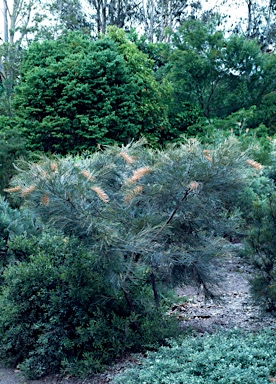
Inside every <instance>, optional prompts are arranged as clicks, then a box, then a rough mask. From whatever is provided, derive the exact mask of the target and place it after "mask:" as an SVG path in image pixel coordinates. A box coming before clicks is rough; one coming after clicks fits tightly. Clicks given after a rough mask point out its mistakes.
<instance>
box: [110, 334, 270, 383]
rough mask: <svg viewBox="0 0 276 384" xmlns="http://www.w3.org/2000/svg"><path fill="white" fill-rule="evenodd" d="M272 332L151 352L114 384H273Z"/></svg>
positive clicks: (195, 341) (205, 340)
mask: <svg viewBox="0 0 276 384" xmlns="http://www.w3.org/2000/svg"><path fill="white" fill-rule="evenodd" d="M275 356H276V343H275V333H274V332H272V331H267V332H264V331H263V332H260V333H255V334H250V333H219V334H214V335H208V336H203V337H201V338H199V337H196V338H191V337H188V338H186V340H184V342H183V343H182V344H180V345H178V344H177V343H175V342H172V344H171V347H162V348H160V349H159V350H158V351H157V352H150V353H148V355H147V358H144V359H143V360H141V361H140V363H139V365H136V366H134V367H133V368H129V369H127V370H126V371H125V372H124V373H123V374H121V375H118V376H117V378H115V379H114V380H113V381H112V383H114V384H120V383H124V384H143V383H147V384H160V383H162V384H187V383H189V384H213V383H219V384H260V383H262V384H265V383H267V384H269V383H272V382H274V380H275V376H276V357H275Z"/></svg>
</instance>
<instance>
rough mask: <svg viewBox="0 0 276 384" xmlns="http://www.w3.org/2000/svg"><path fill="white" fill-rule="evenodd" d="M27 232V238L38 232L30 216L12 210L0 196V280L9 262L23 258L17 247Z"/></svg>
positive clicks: (23, 212) (27, 212) (26, 212)
mask: <svg viewBox="0 0 276 384" xmlns="http://www.w3.org/2000/svg"><path fill="white" fill-rule="evenodd" d="M27 232H28V236H32V235H34V234H35V233H36V234H37V233H38V232H39V227H38V226H37V225H36V224H35V222H34V218H33V216H32V214H31V213H30V212H29V211H28V210H26V209H21V210H18V209H14V208H12V207H11V206H10V205H9V203H8V202H7V201H6V200H5V199H4V197H3V196H0V275H1V277H0V279H2V273H3V271H4V269H5V267H6V266H7V264H8V263H9V262H11V261H12V260H13V261H14V260H15V259H17V260H19V259H22V258H24V251H23V248H22V246H21V245H22V244H21V245H19V246H18V243H21V241H20V240H19V239H20V237H21V236H27V235H26V234H27ZM15 239H17V240H15ZM13 242H14V243H13Z"/></svg>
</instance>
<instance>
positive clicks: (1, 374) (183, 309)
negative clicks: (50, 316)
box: [0, 255, 276, 384]
mask: <svg viewBox="0 0 276 384" xmlns="http://www.w3.org/2000/svg"><path fill="white" fill-rule="evenodd" d="M214 269H215V271H216V276H217V280H218V290H219V296H220V299H221V300H220V301H217V300H209V301H206V300H205V297H204V296H203V294H202V292H201V291H200V290H199V289H197V288H194V287H191V286H185V287H181V288H179V289H178V290H177V293H178V296H179V297H180V298H181V297H183V302H182V303H180V304H177V305H176V306H174V307H173V308H172V310H171V311H172V312H175V313H177V315H178V317H179V319H180V325H181V328H183V329H188V328H193V329H194V330H195V331H196V332H198V333H199V334H204V333H212V332H214V331H216V330H220V329H225V330H228V329H244V330H248V331H257V330H261V329H264V328H272V329H276V317H273V316H272V315H270V314H268V313H265V312H263V311H262V310H261V308H260V307H259V306H258V305H256V304H255V303H254V302H253V300H252V297H251V295H250V290H249V282H248V280H249V279H250V276H252V273H253V269H252V266H250V265H249V264H247V263H246V262H245V261H244V260H243V259H241V258H240V257H238V256H233V255H226V256H224V257H223V258H221V259H217V260H215V261H214ZM186 297H188V301H187V300H186ZM180 302H181V300H180ZM133 362H137V363H139V355H135V356H131V357H128V358H125V359H122V360H121V361H120V362H117V364H115V365H114V366H113V367H110V369H109V370H108V371H107V372H105V373H103V374H99V375H96V376H94V377H92V378H86V379H74V378H66V377H63V378H61V377H58V376H48V377H46V378H43V379H40V380H26V379H25V378H24V377H23V376H22V374H21V373H20V372H19V371H17V370H11V369H5V368H3V367H0V383H1V384H104V383H111V381H112V378H113V377H114V375H116V374H118V373H120V372H122V371H123V370H124V369H125V368H126V367H127V366H128V365H129V364H131V363H133Z"/></svg>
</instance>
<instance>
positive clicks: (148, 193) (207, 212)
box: [13, 139, 250, 291]
mask: <svg viewBox="0 0 276 384" xmlns="http://www.w3.org/2000/svg"><path fill="white" fill-rule="evenodd" d="M245 159H246V154H245V153H242V152H241V151H240V149H239V145H238V143H237V141H235V140H234V139H233V140H232V139H230V140H228V141H225V142H224V143H221V144H220V145H218V146H217V148H210V149H208V150H206V149H204V147H203V146H202V145H201V144H200V143H199V142H198V141H196V140H188V141H187V142H186V143H185V144H182V145H180V146H178V147H170V148H168V149H167V150H164V151H154V150H150V149H148V148H145V147H143V146H141V145H139V143H134V144H133V145H129V146H127V147H122V148H120V147H117V146H114V147H108V148H106V149H105V150H104V151H99V152H97V153H94V154H93V155H91V156H90V155H87V156H86V155H84V156H81V157H66V158H55V159H53V158H46V157H45V158H43V159H41V161H39V162H38V163H29V164H28V163H26V164H25V165H24V166H25V169H24V167H23V168H22V170H21V171H20V172H19V174H18V176H16V177H15V178H14V180H13V185H14V186H17V187H18V188H19V189H20V191H19V192H18V193H19V194H20V195H21V196H22V197H23V198H24V199H25V200H26V204H27V205H28V206H29V208H30V209H31V211H32V212H34V214H35V215H37V216H38V217H39V218H41V220H42V221H44V222H45V223H47V224H48V225H51V226H53V227H55V228H57V229H59V230H62V231H64V233H65V234H67V235H74V236H77V237H78V238H79V239H80V241H81V242H82V243H83V244H85V246H87V247H88V248H89V249H91V250H93V252H95V253H96V254H98V257H99V258H100V259H101V260H102V262H103V263H107V264H109V268H107V270H108V271H109V274H110V276H109V279H111V280H114V284H115V285H117V286H123V287H124V289H126V290H127V285H128V281H131V280H133V279H134V280H135V275H136V272H137V271H138V270H139V268H145V280H147V279H152V278H153V274H157V276H159V277H160V278H162V279H165V280H166V279H167V280H168V281H176V280H177V279H178V278H179V277H180V278H181V279H182V280H183V278H185V276H186V278H187V276H188V278H189V279H190V278H191V275H192V276H193V278H194V280H196V281H197V283H200V284H204V286H205V288H206V291H208V284H207V281H208V278H209V273H206V272H207V271H208V268H207V266H208V260H209V259H210V258H211V257H212V256H213V255H215V254H218V253H219V252H220V251H222V250H223V247H224V245H225V243H227V242H226V241H224V240H223V238H224V237H226V238H227V237H229V236H231V233H235V231H236V230H237V227H238V222H239V213H238V212H237V210H236V202H237V197H238V195H239V192H241V191H242V189H243V187H244V186H245V185H246V183H247V176H248V175H249V173H250V172H249V171H248V169H247V168H248V167H247V166H246V162H245ZM114 261H116V262H114ZM175 279H176V280H175ZM152 284H153V290H155V288H154V281H152ZM206 284H207V285H206Z"/></svg>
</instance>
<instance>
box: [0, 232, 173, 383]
mask: <svg viewBox="0 0 276 384" xmlns="http://www.w3.org/2000/svg"><path fill="white" fill-rule="evenodd" d="M23 247H24V245H23ZM141 273H142V271H141ZM129 288H130V290H131V294H132V299H133V303H134V304H133V305H134V307H135V311H136V313H137V315H134V314H133V313H131V312H130V310H129V308H127V306H126V302H125V300H124V297H123V292H122V291H121V292H119V291H118V290H116V289H114V287H113V286H112V283H111V282H110V281H109V280H108V279H107V276H106V271H105V266H104V265H103V264H102V263H100V262H99V259H98V257H97V256H95V255H93V254H92V253H91V252H88V251H87V250H85V249H83V248H82V247H81V246H79V243H78V242H76V241H74V240H72V239H71V240H70V239H69V238H68V237H64V236H63V235H61V234H55V233H53V232H48V231H45V232H44V233H43V236H42V238H41V239H40V240H39V239H34V240H33V243H32V254H31V255H30V256H29V260H28V261H26V262H21V263H17V264H15V265H12V266H9V267H8V268H7V269H6V270H5V273H4V284H3V287H2V292H1V297H0V308H1V312H0V340H1V341H0V358H1V360H3V361H4V362H6V363H7V364H9V365H12V366H17V365H18V364H19V366H20V369H22V370H23V371H24V372H25V373H26V374H27V376H28V377H30V378H35V377H39V376H43V375H45V374H47V373H53V372H60V371H62V372H64V373H65V372H67V373H70V374H77V375H82V374H87V373H94V372H97V371H101V370H103V369H104V367H105V365H106V364H109V363H111V362H112V361H113V360H114V359H115V358H116V357H119V356H120V355H121V354H122V353H123V352H125V351H128V350H129V349H131V350H134V351H135V350H136V351H141V350H143V349H144V348H146V347H149V346H150V345H151V346H152V345H155V346H156V345H158V344H160V342H162V341H164V338H165V337H166V336H168V335H172V334H175V332H176V328H174V325H173V324H174V319H173V318H171V319H169V318H167V319H166V322H164V319H162V315H160V314H158V313H157V312H156V309H155V307H154V303H153V298H152V295H151V292H150V290H148V289H147V287H146V286H145V287H144V288H142V291H141V287H139V289H137V288H136V286H135V284H133V285H132V286H131V287H129ZM161 304H162V303H161ZM137 321H139V329H137V328H136V327H135V322H137ZM175 325H176V323H175Z"/></svg>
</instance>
